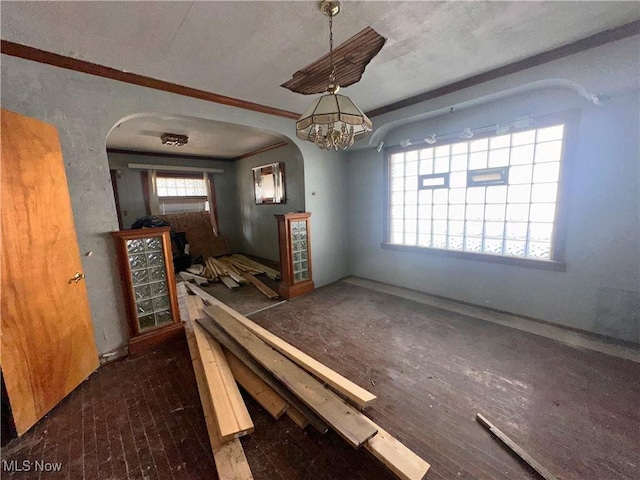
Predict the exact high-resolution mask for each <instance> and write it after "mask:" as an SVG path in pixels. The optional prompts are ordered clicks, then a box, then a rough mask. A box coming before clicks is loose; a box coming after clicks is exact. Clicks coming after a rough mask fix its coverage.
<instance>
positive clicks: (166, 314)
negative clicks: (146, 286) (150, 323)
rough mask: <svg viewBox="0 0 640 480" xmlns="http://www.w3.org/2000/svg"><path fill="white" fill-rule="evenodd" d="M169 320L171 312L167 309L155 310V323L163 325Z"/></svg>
mask: <svg viewBox="0 0 640 480" xmlns="http://www.w3.org/2000/svg"><path fill="white" fill-rule="evenodd" d="M170 322H171V312H170V311H169V310H163V311H162V312H156V325H164V324H165V323H170Z"/></svg>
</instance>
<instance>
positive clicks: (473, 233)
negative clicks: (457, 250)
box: [466, 221, 484, 237]
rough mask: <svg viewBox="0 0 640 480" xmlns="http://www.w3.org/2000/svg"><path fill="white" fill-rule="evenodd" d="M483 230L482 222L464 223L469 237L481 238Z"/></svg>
mask: <svg viewBox="0 0 640 480" xmlns="http://www.w3.org/2000/svg"><path fill="white" fill-rule="evenodd" d="M483 229H484V223H483V222H470V221H468V222H466V234H467V236H470V237H481V236H482V232H483Z"/></svg>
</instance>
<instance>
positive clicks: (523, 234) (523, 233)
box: [507, 222, 528, 240]
mask: <svg viewBox="0 0 640 480" xmlns="http://www.w3.org/2000/svg"><path fill="white" fill-rule="evenodd" d="M527 225H528V224H527V222H507V239H508V240H526V239H527Z"/></svg>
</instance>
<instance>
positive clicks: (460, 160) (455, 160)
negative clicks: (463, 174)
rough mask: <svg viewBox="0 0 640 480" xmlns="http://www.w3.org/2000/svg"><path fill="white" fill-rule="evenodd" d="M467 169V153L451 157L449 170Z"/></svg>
mask: <svg viewBox="0 0 640 480" xmlns="http://www.w3.org/2000/svg"><path fill="white" fill-rule="evenodd" d="M466 169H467V154H466V153H465V154H464V155H454V156H453V157H451V171H452V172H459V171H464V170H466Z"/></svg>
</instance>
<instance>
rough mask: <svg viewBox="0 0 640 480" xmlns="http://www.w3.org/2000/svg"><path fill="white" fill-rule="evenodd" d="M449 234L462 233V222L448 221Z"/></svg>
mask: <svg viewBox="0 0 640 480" xmlns="http://www.w3.org/2000/svg"><path fill="white" fill-rule="evenodd" d="M449 235H464V222H461V221H458V220H453V221H449Z"/></svg>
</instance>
